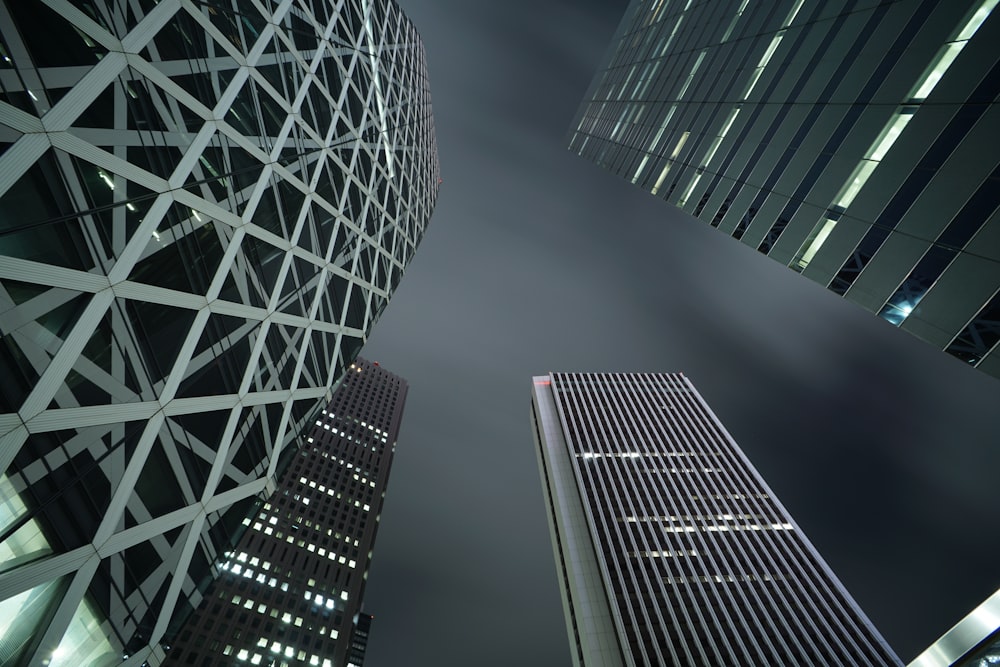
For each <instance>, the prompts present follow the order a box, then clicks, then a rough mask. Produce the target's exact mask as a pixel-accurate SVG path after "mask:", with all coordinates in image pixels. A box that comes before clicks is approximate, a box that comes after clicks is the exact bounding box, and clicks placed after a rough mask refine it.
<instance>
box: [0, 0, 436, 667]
mask: <svg viewBox="0 0 1000 667" xmlns="http://www.w3.org/2000/svg"><path fill="white" fill-rule="evenodd" d="M0 51H2V52H0V336H2V344H0V378H2V382H0V463H2V466H0V472H2V477H0V519H2V520H0V619H2V620H0V663H3V664H9V665H19V664H33V665H38V664H47V665H49V667H56V666H57V665H64V664H67V663H68V662H72V663H73V664H74V665H76V664H80V663H84V664H86V661H88V660H92V661H93V660H98V661H100V660H104V659H107V660H111V659H112V658H114V661H115V662H120V661H121V660H122V656H128V658H127V660H126V662H125V664H128V665H140V664H142V663H143V662H147V661H148V662H149V663H150V664H153V665H155V664H157V663H158V661H159V660H161V659H162V655H163V649H162V647H161V644H162V643H165V642H166V643H169V641H170V640H171V639H172V635H173V634H174V633H175V632H176V622H177V620H178V619H180V618H183V617H185V616H186V615H187V613H188V611H189V610H190V609H191V608H192V607H195V606H197V605H198V603H199V602H200V600H201V595H202V592H203V591H204V589H205V588H206V587H207V586H208V584H209V583H210V582H211V578H212V573H213V571H214V570H215V569H217V567H218V565H221V563H222V562H223V561H224V560H225V557H224V555H223V554H224V553H225V552H227V551H230V550H231V548H232V546H233V542H232V535H233V533H234V529H235V528H236V527H237V526H239V525H240V522H241V521H242V520H243V518H244V517H245V516H246V513H247V511H248V510H249V509H250V508H251V506H252V505H253V503H254V502H256V500H257V499H258V498H259V497H261V495H262V494H269V493H270V492H272V491H273V490H274V488H275V487H274V480H275V478H276V474H277V472H278V471H279V470H280V469H281V468H282V465H283V464H284V463H286V462H287V459H288V456H290V455H292V454H293V452H291V451H290V450H289V449H288V448H287V445H288V443H290V442H291V441H292V440H293V439H295V438H296V437H298V435H299V434H300V433H301V432H302V430H303V429H304V428H305V427H306V426H307V425H308V424H309V423H311V421H312V420H313V419H315V415H316V414H317V413H318V412H319V410H320V408H322V407H323V406H325V405H326V404H327V403H328V402H329V400H330V398H331V388H332V387H333V385H334V383H335V382H336V381H337V379H338V378H339V377H340V376H341V375H342V374H343V372H344V369H345V368H346V367H347V366H348V365H349V364H350V363H351V362H352V361H353V360H354V358H355V357H356V356H357V354H358V351H359V349H360V347H361V345H362V343H363V341H364V340H365V337H366V336H367V335H368V334H369V332H370V331H371V327H372V326H373V325H374V323H375V322H376V321H377V319H378V317H379V315H380V314H381V313H382V311H383V309H384V308H385V306H386V303H387V302H388V299H389V298H390V296H391V294H392V293H393V291H394V290H395V288H396V286H397V284H398V282H399V280H400V277H401V276H402V274H403V271H404V269H405V267H406V265H407V263H408V262H409V260H410V259H411V257H412V255H413V252H414V250H415V249H416V246H417V244H418V243H419V241H420V239H421V237H422V235H423V232H424V229H425V227H426V225H427V223H428V219H429V216H430V214H431V209H432V208H433V206H434V202H435V199H436V194H437V188H438V168H437V153H436V148H435V140H434V128H433V121H432V118H431V107H430V96H429V92H428V89H427V76H426V68H425V59H424V54H423V48H422V46H421V44H420V40H419V38H418V36H417V33H416V31H415V30H414V28H413V26H412V25H411V24H410V22H409V21H408V20H407V19H406V18H405V17H404V16H403V15H402V13H401V12H400V10H399V9H398V7H396V5H395V4H392V3H391V2H390V3H387V2H383V1H379V2H370V1H368V0H365V1H364V2H361V1H360V0H350V1H348V2H343V3H336V4H331V3H327V2H321V1H319V0H316V1H315V2H313V1H309V0H293V1H291V2H280V3H272V2H252V1H239V2H236V1H233V0H211V1H210V2H197V3H192V2H178V1H176V0H168V1H164V2H144V1H136V2H100V1H95V0H81V1H75V2H70V3H67V2H20V1H15V0H10V1H3V2H0ZM286 454H287V455H288V456H286ZM11 619H13V620H11ZM101 656H103V657H101Z"/></svg>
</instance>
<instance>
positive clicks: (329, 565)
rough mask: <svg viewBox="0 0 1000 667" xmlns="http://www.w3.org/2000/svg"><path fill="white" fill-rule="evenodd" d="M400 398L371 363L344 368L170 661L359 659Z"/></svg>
mask: <svg viewBox="0 0 1000 667" xmlns="http://www.w3.org/2000/svg"><path fill="white" fill-rule="evenodd" d="M406 392H407V383H406V381H405V380H403V379H402V378H400V377H398V376H396V375H393V374H392V373H389V372H388V371H386V370H385V369H383V368H381V367H380V366H378V365H377V364H373V363H370V362H368V361H365V360H363V359H360V358H359V359H358V360H357V361H356V362H355V363H354V364H352V365H351V366H350V367H349V368H348V371H347V374H346V375H345V376H344V381H343V383H342V384H341V385H340V387H339V388H338V389H337V391H336V392H335V393H334V395H333V400H332V401H331V402H330V404H329V405H328V406H327V408H326V409H325V410H323V411H322V413H321V414H320V415H319V416H318V418H317V419H316V422H315V424H314V426H313V427H312V429H311V431H310V432H309V434H308V436H304V437H303V438H302V439H303V440H304V442H302V443H301V446H300V447H299V450H298V454H297V455H296V456H295V458H294V459H293V461H292V464H291V466H290V467H289V469H288V470H287V471H286V473H285V474H284V475H283V476H282V478H281V480H280V481H279V484H278V489H277V491H276V492H275V493H274V494H273V495H272V496H271V497H269V498H268V499H267V500H266V502H263V503H262V504H261V505H260V507H258V508H256V510H255V512H254V515H253V516H251V517H248V518H247V519H245V520H244V526H245V527H246V532H245V533H244V535H243V537H242V538H241V539H240V541H239V542H238V543H237V544H236V546H235V547H234V548H233V550H232V551H231V552H229V553H228V554H227V556H226V561H225V562H224V563H223V565H222V572H221V574H220V575H219V577H218V579H216V581H215V583H214V585H213V586H212V588H210V589H209V591H208V593H207V595H206V597H205V599H204V600H203V601H202V603H201V606H200V607H199V608H198V609H197V611H195V613H194V614H193V615H192V616H191V617H190V618H189V619H188V620H187V622H186V623H185V625H184V626H183V628H182V629H181V631H180V633H179V636H178V639H177V641H176V642H175V643H174V644H173V645H172V646H171V648H170V650H169V651H168V652H167V660H166V664H168V665H197V666H198V667H208V666H210V665H219V666H220V667H222V666H224V665H231V664H234V663H235V664H240V663H245V664H248V665H271V666H272V667H293V666H296V667H297V666H300V665H301V666H305V665H320V666H321V667H345V666H347V665H351V664H355V663H354V661H353V660H352V659H351V658H352V656H353V655H354V653H355V647H354V645H355V643H358V642H360V641H361V640H362V639H363V640H364V642H362V649H361V655H362V657H363V656H364V650H363V649H364V646H365V645H367V636H368V628H369V625H370V617H368V615H366V614H362V613H361V604H362V600H363V598H364V590H365V584H366V582H367V580H368V568H369V565H370V564H371V558H372V553H373V549H374V546H375V535H376V531H377V530H378V524H379V517H380V515H381V513H382V503H383V502H384V500H385V492H386V486H387V484H388V481H389V469H390V467H391V465H392V455H393V452H394V451H395V449H396V440H397V438H398V436H399V426H400V421H401V419H402V416H403V406H404V405H405V402H406ZM362 617H363V618H362ZM359 619H361V620H360V622H359Z"/></svg>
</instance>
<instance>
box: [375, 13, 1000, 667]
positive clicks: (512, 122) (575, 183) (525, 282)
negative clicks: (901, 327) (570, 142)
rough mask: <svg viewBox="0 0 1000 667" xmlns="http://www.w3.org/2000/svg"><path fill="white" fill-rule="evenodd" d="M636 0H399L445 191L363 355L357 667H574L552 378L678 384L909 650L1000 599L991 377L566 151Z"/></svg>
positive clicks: (893, 639) (906, 653)
mask: <svg viewBox="0 0 1000 667" xmlns="http://www.w3.org/2000/svg"><path fill="white" fill-rule="evenodd" d="M626 4H627V3H626V2H625V1H624V0H601V1H600V2H584V1H582V0H533V1H532V2H527V1H525V0H505V1H504V2H496V1H494V0H400V5H401V6H402V7H403V9H404V11H405V12H406V13H407V14H408V15H409V16H410V18H411V19H412V20H413V21H414V23H415V24H416V26H417V29H418V30H419V31H420V33H421V35H422V37H423V40H424V44H425V46H426V49H427V54H428V62H429V67H430V80H431V90H432V95H433V101H434V112H435V117H436V127H437V136H438V147H439V150H440V157H441V167H442V176H443V178H444V183H443V185H442V186H441V195H440V198H439V200H438V206H437V210H436V211H435V213H434V216H433V218H432V220H431V225H430V227H429V229H428V231H427V234H426V236H425V237H424V240H423V243H422V245H421V246H420V249H419V250H418V252H417V254H416V257H415V259H414V260H413V262H412V264H411V265H410V266H409V268H408V269H407V272H406V275H405V277H404V279H403V281H402V282H401V284H400V287H399V290H398V291H397V292H396V294H395V296H394V297H393V300H392V302H391V304H390V305H389V307H388V309H387V310H386V312H385V314H384V315H383V317H382V320H381V321H380V322H379V323H378V324H377V325H376V327H375V331H374V334H373V335H372V337H371V339H370V340H369V342H368V344H367V345H366V347H365V350H364V352H363V353H362V354H363V355H364V356H365V357H367V358H369V359H372V360H376V361H380V362H381V363H382V364H383V365H384V366H385V367H386V368H387V369H389V370H391V371H393V372H395V373H398V374H400V375H402V376H403V377H405V378H406V379H407V380H408V381H409V382H410V394H409V398H408V403H407V406H406V413H405V415H404V418H403V427H402V433H401V436H400V443H399V447H398V449H397V452H396V459H395V462H394V464H393V471H392V478H391V480H390V484H389V493H388V496H387V499H386V506H385V511H384V513H383V515H382V525H381V529H380V533H379V537H378V542H377V544H376V548H375V557H374V562H373V566H372V569H371V573H370V578H369V585H368V592H367V596H366V607H367V609H368V611H369V612H371V613H373V614H375V622H374V625H373V627H372V637H371V642H370V645H369V649H368V659H367V661H366V663H365V664H366V666H367V667H395V666H398V665H412V666H417V667H422V666H424V665H434V666H441V667H448V666H451V665H455V666H462V667H467V666H469V665H476V666H478V667H489V666H494V665H495V666H503V667H508V666H510V665H554V666H557V667H559V666H568V665H570V664H571V661H570V654H569V645H568V641H567V637H566V631H565V624H564V621H563V615H562V609H561V603H560V601H559V593H558V589H557V587H556V576H555V575H556V571H555V565H554V561H553V555H552V548H551V545H550V541H549V535H548V527H547V525H546V519H545V515H544V505H543V502H542V494H541V484H540V481H539V475H538V470H537V465H536V459H535V454H534V450H533V444H532V438H531V433H530V430H529V416H528V415H529V403H530V387H531V384H530V383H531V376H532V375H533V374H541V373H546V372H549V371H664V372H666V371H681V372H684V373H685V374H686V375H687V376H688V377H689V378H690V379H691V381H692V382H693V383H694V384H695V386H696V387H698V389H699V391H700V392H701V393H702V395H703V396H704V397H705V399H706V401H707V402H708V403H709V405H711V406H712V408H713V410H714V411H715V412H716V414H717V415H718V417H719V418H720V420H721V421H722V422H723V424H725V425H726V427H727V428H728V430H729V431H730V432H731V433H732V435H733V437H734V438H735V439H736V440H737V442H738V443H739V444H740V445H741V447H742V448H743V449H744V451H746V453H747V455H748V456H749V457H750V459H751V460H752V461H753V462H754V463H755V464H756V466H757V467H758V469H759V470H760V471H761V473H762V474H763V476H764V477H765V479H767V480H768V482H769V484H770V485H771V487H772V488H773V489H774V491H775V492H776V494H777V495H778V496H779V497H780V498H781V500H782V502H783V503H784V504H785V506H786V507H787V508H788V509H789V511H790V512H791V513H792V515H793V516H794V517H795V519H796V520H797V521H798V523H799V524H800V525H801V526H802V528H803V529H804V530H805V532H806V534H807V535H808V536H809V537H810V539H811V540H812V541H813V543H814V544H815V545H816V547H817V548H818V549H819V551H820V553H822V554H823V556H824V557H825V558H826V560H827V561H828V562H829V564H830V565H831V567H832V568H833V569H834V571H835V572H836V573H837V574H838V575H839V576H840V578H841V579H842V581H843V582H844V584H845V585H846V586H847V588H848V589H849V590H850V591H851V593H852V594H853V595H854V596H855V598H856V599H857V601H858V602H859V604H860V605H861V607H862V608H863V609H864V610H865V611H866V612H867V613H868V614H869V616H870V617H871V618H872V620H873V621H874V622H875V624H876V625H877V626H878V627H879V629H880V630H881V631H882V632H883V634H884V635H885V637H886V638H887V639H888V641H889V643H890V644H891V645H892V646H893V647H894V648H895V649H896V650H897V652H898V653H899V654H900V657H901V658H903V660H904V661H908V660H909V659H911V658H912V657H914V656H915V655H916V654H917V653H919V652H920V651H921V650H922V649H923V648H925V647H926V645H927V644H929V643H930V642H932V641H934V640H935V639H937V637H938V636H939V635H940V634H941V633H942V632H944V631H945V630H947V629H948V627H950V626H951V624H953V623H954V622H956V621H957V620H959V618H961V617H962V616H964V615H965V614H966V613H967V612H968V611H969V610H970V609H971V608H972V607H973V606H975V605H976V604H978V603H979V602H981V601H982V600H983V599H985V598H986V597H987V596H988V595H989V594H991V593H992V592H993V591H994V590H996V589H997V588H998V587H1000V569H998V568H997V567H996V561H997V553H1000V531H997V530H996V527H997V526H998V525H1000V501H998V496H997V493H996V488H997V483H996V471H997V470H998V469H1000V447H998V446H997V445H998V443H1000V420H997V418H996V410H997V406H1000V381H997V380H995V379H993V378H990V377H987V376H985V375H982V374H980V373H978V372H976V371H974V370H972V369H970V368H966V367H965V366H963V365H962V364H961V363H960V362H958V361H956V360H954V359H952V358H951V357H949V356H947V355H945V354H944V353H943V352H940V351H938V350H935V349H933V348H931V347H930V346H928V345H926V344H925V343H922V342H920V341H918V340H916V339H915V338H912V337H911V336H909V335H908V334H906V333H903V332H901V331H898V330H896V329H894V328H893V327H891V326H890V325H888V324H887V323H885V322H883V321H882V320H879V319H878V318H876V317H875V316H873V315H871V314H870V313H867V312H865V311H863V310H861V309H860V308H858V307H857V306H854V305H853V304H850V303H847V302H845V301H843V300H842V299H840V298H839V297H837V296H836V295H834V294H833V293H831V292H828V291H826V290H824V289H823V288H821V287H819V286H818V285H815V284H813V283H811V282H809V281H808V280H805V279H803V278H801V277H800V276H798V275H796V274H795V273H793V272H792V271H790V270H789V269H787V268H785V267H782V266H780V265H778V264H776V263H775V262H773V261H771V260H769V259H768V258H766V257H764V256H762V255H760V254H759V253H757V252H755V251H754V250H753V249H751V248H749V247H747V246H743V245H741V244H740V243H738V242H736V241H734V240H732V239H731V238H728V237H726V236H725V235H723V234H721V233H720V232H718V231H717V230H714V229H712V228H710V227H709V226H707V225H705V224H704V223H701V222H699V221H696V220H695V219H693V218H690V217H688V216H687V215H685V214H683V213H680V212H678V211H677V210H675V209H674V208H673V207H671V206H670V205H668V204H666V203H665V202H663V201H660V200H658V199H656V198H654V197H652V196H650V195H648V194H645V193H643V192H642V191H640V190H639V189H637V188H635V187H634V186H632V185H630V184H627V183H625V182H624V181H622V180H620V179H619V178H618V177H616V176H613V175H612V174H610V173H608V172H606V171H604V170H602V169H600V168H598V167H596V166H594V165H593V164H591V163H588V162H586V161H584V160H582V159H581V158H579V157H577V156H576V155H574V154H571V153H569V151H567V150H566V148H565V145H566V141H565V137H566V132H567V129H568V126H569V124H570V121H571V119H572V116H573V113H574V111H575V110H576V108H577V106H578V105H579V103H580V101H581V99H582V97H583V95H584V92H585V90H586V88H587V85H588V83H589V81H590V78H591V77H592V75H593V73H594V72H595V70H596V69H597V67H598V65H599V63H600V61H601V59H602V57H603V54H604V51H605V49H606V47H607V45H608V42H609V40H610V38H611V35H612V33H613V32H614V29H615V27H616V26H617V23H618V21H619V19H620V18H621V15H622V13H623V12H624V9H625V6H626Z"/></svg>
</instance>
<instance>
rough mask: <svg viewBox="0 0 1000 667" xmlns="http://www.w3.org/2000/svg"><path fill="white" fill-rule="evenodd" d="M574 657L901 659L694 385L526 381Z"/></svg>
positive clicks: (794, 661) (773, 661) (591, 666)
mask: <svg viewBox="0 0 1000 667" xmlns="http://www.w3.org/2000/svg"><path fill="white" fill-rule="evenodd" d="M532 425H533V434H534V437H535V444H536V453H537V455H538V463H539V468H540V470H541V478H542V487H543V495H544V497H545V502H546V510H547V515H548V518H549V528H550V532H551V536H552V545H553V550H554V552H555V559H556V570H557V573H558V577H559V580H560V586H559V588H560V591H561V594H562V600H563V608H564V611H565V614H566V628H567V632H568V634H569V639H570V647H571V653H572V656H573V664H574V665H575V666H576V667H580V666H584V665H585V666H586V667H596V666H608V667H610V666H625V665H627V666H629V667H634V666H636V665H691V666H695V665H699V666H704V667H709V666H712V665H760V666H762V667H764V666H769V665H845V666H846V665H856V666H857V667H871V666H873V665H901V664H902V663H901V662H900V661H899V659H898V658H897V657H896V655H895V654H894V653H893V652H892V650H891V649H890V648H889V646H888V645H887V644H886V642H885V640H884V639H883V638H882V637H881V635H880V634H879V633H878V631H877V630H876V629H875V628H874V626H872V624H871V622H870V621H869V620H868V619H867V617H866V616H865V615H864V613H863V612H862V611H861V610H860V609H859V608H858V606H857V604H856V603H855V602H854V600H853V599H852V598H851V596H850V595H849V594H848V592H847V591H846V590H845V589H844V587H843V586H842V585H841V584H840V582H839V581H838V580H837V578H836V576H835V575H834V574H833V572H832V571H831V570H830V568H829V567H828V566H827V565H826V563H825V562H824V561H823V559H822V558H821V557H820V555H819V554H818V553H817V552H816V550H815V549H814V548H813V547H812V545H811V544H810V543H809V541H808V540H807V539H806V537H805V535H803V533H802V531H801V530H800V529H799V527H798V526H797V525H796V524H795V522H794V521H793V520H792V518H791V516H790V515H789V513H788V512H787V511H786V510H785V508H784V507H783V506H782V505H781V503H780V502H779V501H778V499H777V498H775V497H774V494H773V493H772V492H771V490H770V489H769V488H768V486H767V484H765V482H764V480H763V479H762V478H761V477H760V475H759V474H758V473H757V471H756V470H755V469H754V467H753V466H752V465H751V463H750V462H749V461H748V460H747V458H746V456H745V455H744V454H743V452H742V451H741V450H740V448H739V447H738V446H737V444H736V443H735V442H734V441H733V439H732V438H731V437H730V436H729V434H728V433H727V432H726V430H725V428H723V426H722V424H721V423H720V422H719V420H718V419H717V418H716V416H715V415H714V414H713V413H712V411H711V410H710V409H709V407H708V405H706V404H705V401H704V400H703V399H702V398H701V396H700V395H699V394H698V392H697V391H696V390H695V388H694V386H693V385H692V384H691V383H690V382H689V381H688V380H687V378H685V377H684V376H683V375H681V374H674V373H551V374H549V375H544V376H539V377H535V378H534V387H533V393H532Z"/></svg>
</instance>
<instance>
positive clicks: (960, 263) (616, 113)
mask: <svg viewBox="0 0 1000 667" xmlns="http://www.w3.org/2000/svg"><path fill="white" fill-rule="evenodd" d="M996 5H997V0H958V1H947V2H946V1H944V0H895V1H893V2H880V1H876V0H834V1H828V0H778V1H776V2H750V0H728V1H721V2H699V3H692V2H691V0H633V2H632V3H631V4H630V5H629V8H628V10H627V12H626V14H625V17H624V19H623V21H622V23H621V25H620V26H619V28H618V32H617V33H616V35H615V38H614V42H613V43H612V45H611V48H610V50H609V54H608V56H607V58H606V61H605V62H604V64H603V65H602V67H601V69H600V70H599V71H598V73H597V75H596V77H595V78H594V80H593V82H592V84H591V87H590V89H589V91H588V93H587V96H586V99H585V100H584V102H583V104H582V106H581V107H580V110H579V111H578V113H577V117H576V118H575V120H574V122H573V125H572V128H571V133H570V140H569V146H570V149H571V150H572V151H574V152H576V153H578V154H579V155H581V156H583V157H585V158H587V159H590V160H593V161H594V162H596V163H597V164H599V165H601V166H603V167H606V168H607V169H609V170H611V171H612V172H614V173H616V174H618V175H619V176H621V177H622V178H625V179H627V180H629V181H630V182H632V183H634V184H635V185H637V186H639V187H641V188H642V189H643V190H646V191H647V192H650V193H652V194H653V195H655V196H657V197H660V198H662V199H665V200H666V201H667V202H669V203H671V204H674V205H675V206H677V207H679V208H680V209H682V210H684V211H686V212H688V213H690V214H692V215H694V216H696V217H697V218H699V219H701V220H702V221H704V222H707V223H709V224H711V225H712V226H713V227H717V228H718V229H719V230H720V231H722V232H724V233H726V234H728V235H730V236H732V237H733V238H735V239H738V240H740V241H741V242H743V243H745V244H747V245H749V246H750V247H752V248H755V249H756V250H758V251H759V252H761V253H763V254H766V255H768V256H769V257H771V258H772V259H774V260H776V261H778V262H781V263H782V264H785V265H786V266H788V267H790V268H791V269H793V270H795V271H797V272H799V273H801V274H802V275H804V276H806V277H808V278H810V279H812V280H814V281H816V282H818V283H820V284H821V285H823V286H825V287H827V288H828V289H830V290H832V291H833V292H835V293H837V294H839V295H842V296H844V297H845V298H846V299H848V300H850V301H853V302H855V303H857V304H859V305H861V306H862V307H864V308H866V309H867V310H869V311H872V312H874V313H877V314H878V316H880V317H881V318H883V319H884V320H886V321H887V322H889V323H891V324H892V325H894V326H897V327H899V328H901V329H904V330H906V331H909V332H910V333H912V334H914V335H916V336H918V337H920V338H922V339H924V340H926V341H928V342H929V343H931V344H932V345H935V346H937V347H939V348H941V349H943V350H946V351H947V352H948V353H949V354H951V355H953V356H955V357H957V358H958V359H961V360H962V361H964V362H966V363H968V364H971V365H973V366H976V367H978V368H980V369H981V370H983V371H984V372H986V373H989V374H991V375H994V376H1000V354H996V353H995V350H996V349H997V343H998V341H1000V214H998V213H997V207H998V204H1000V156H998V153H997V151H996V150H994V146H996V145H997V144H998V143H1000V134H998V128H1000V110H998V108H997V106H996V99H997V95H998V94H1000V51H998V50H997V49H996V47H995V45H996V43H997V41H998V40H1000V12H996V11H994V10H995V7H996Z"/></svg>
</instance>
